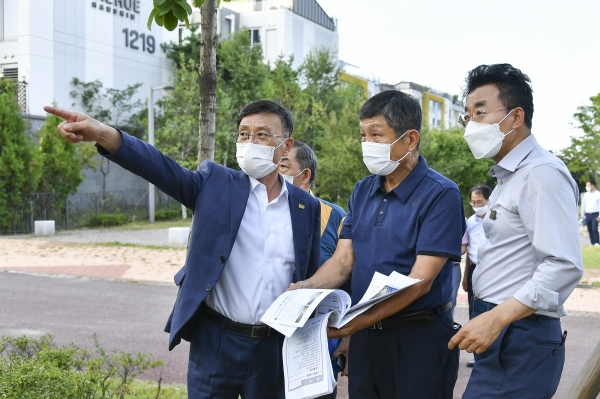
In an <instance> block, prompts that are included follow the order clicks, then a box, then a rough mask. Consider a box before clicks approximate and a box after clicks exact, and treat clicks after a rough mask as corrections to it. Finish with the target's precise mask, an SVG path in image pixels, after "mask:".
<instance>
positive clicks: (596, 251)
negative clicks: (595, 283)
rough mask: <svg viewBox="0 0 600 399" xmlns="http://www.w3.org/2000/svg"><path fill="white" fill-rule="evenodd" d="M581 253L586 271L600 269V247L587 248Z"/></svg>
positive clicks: (582, 249) (583, 248)
mask: <svg viewBox="0 0 600 399" xmlns="http://www.w3.org/2000/svg"><path fill="white" fill-rule="evenodd" d="M581 252H582V255H583V267H584V268H585V269H600V247H592V246H585V247H582V248H581Z"/></svg>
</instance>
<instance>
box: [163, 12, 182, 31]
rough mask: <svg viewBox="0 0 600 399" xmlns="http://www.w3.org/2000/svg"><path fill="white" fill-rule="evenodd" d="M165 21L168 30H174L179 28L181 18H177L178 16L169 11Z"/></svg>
mask: <svg viewBox="0 0 600 399" xmlns="http://www.w3.org/2000/svg"><path fill="white" fill-rule="evenodd" d="M163 17H164V22H165V25H164V26H165V28H167V30H168V31H173V30H175V28H177V24H178V22H179V20H178V19H177V17H176V16H175V15H173V13H172V12H169V13H167V14H165V15H164V16H163Z"/></svg>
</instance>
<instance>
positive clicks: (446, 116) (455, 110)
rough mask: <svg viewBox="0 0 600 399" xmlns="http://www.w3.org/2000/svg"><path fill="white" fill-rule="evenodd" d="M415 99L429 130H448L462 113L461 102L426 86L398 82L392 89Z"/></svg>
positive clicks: (456, 97)
mask: <svg viewBox="0 0 600 399" xmlns="http://www.w3.org/2000/svg"><path fill="white" fill-rule="evenodd" d="M393 88H394V89H396V90H399V91H401V92H403V93H406V94H410V95H411V96H413V97H415V98H416V99H417V101H419V103H420V104H421V109H422V111H423V120H424V121H427V126H428V127H429V128H430V129H450V128H453V127H456V126H457V125H458V115H459V114H460V113H461V112H464V107H463V104H462V101H460V100H459V99H458V96H457V95H454V96H451V95H450V94H448V93H444V92H441V91H438V90H435V89H432V88H430V87H427V86H423V85H420V84H417V83H413V82H400V83H398V84H396V85H394V87H393Z"/></svg>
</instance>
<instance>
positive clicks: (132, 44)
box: [123, 28, 156, 54]
mask: <svg viewBox="0 0 600 399" xmlns="http://www.w3.org/2000/svg"><path fill="white" fill-rule="evenodd" d="M123 33H124V34H125V47H129V48H130V49H132V50H139V49H140V46H141V48H142V51H147V52H148V53H150V54H154V50H155V48H156V42H155V40H154V36H152V35H146V34H145V33H138V31H136V30H129V29H127V28H125V29H123ZM138 41H139V42H140V43H139V44H138Z"/></svg>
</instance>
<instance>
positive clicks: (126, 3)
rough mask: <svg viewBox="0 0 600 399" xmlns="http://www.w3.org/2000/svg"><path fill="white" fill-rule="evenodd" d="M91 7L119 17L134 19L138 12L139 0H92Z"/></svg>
mask: <svg viewBox="0 0 600 399" xmlns="http://www.w3.org/2000/svg"><path fill="white" fill-rule="evenodd" d="M92 8H97V9H98V10H100V11H105V12H108V13H113V14H115V15H118V16H120V17H125V18H129V19H135V16H136V14H139V13H140V0H99V1H92Z"/></svg>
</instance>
